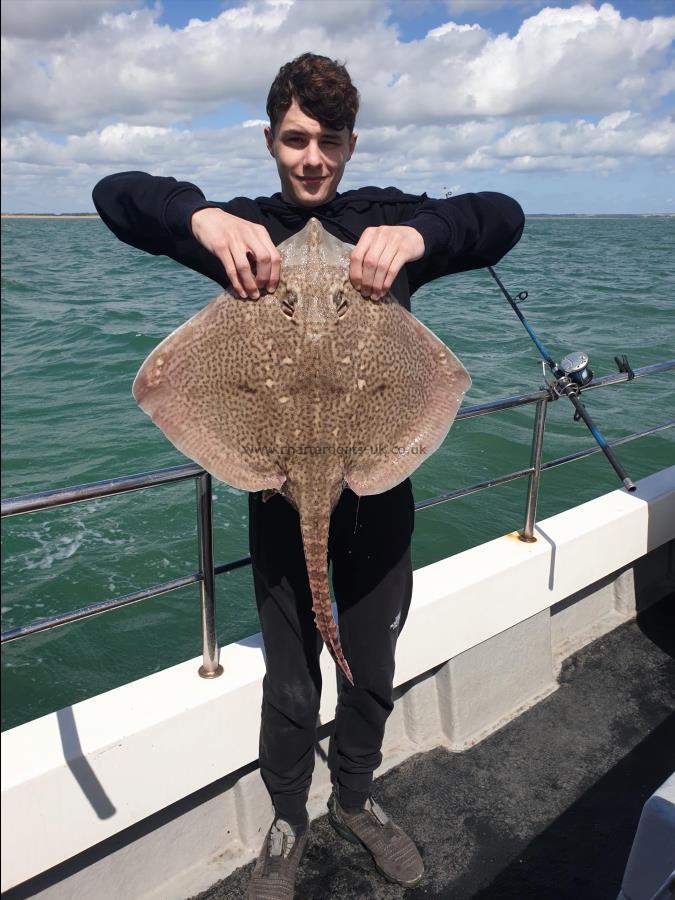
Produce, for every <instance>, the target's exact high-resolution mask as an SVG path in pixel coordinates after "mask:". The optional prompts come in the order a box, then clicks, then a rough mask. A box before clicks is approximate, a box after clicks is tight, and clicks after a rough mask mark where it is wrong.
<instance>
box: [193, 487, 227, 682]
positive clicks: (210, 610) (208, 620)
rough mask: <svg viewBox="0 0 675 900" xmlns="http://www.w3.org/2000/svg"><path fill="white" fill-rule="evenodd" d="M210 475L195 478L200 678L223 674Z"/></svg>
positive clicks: (215, 676)
mask: <svg viewBox="0 0 675 900" xmlns="http://www.w3.org/2000/svg"><path fill="white" fill-rule="evenodd" d="M211 492H212V487H211V476H210V475H209V473H208V472H204V474H203V475H200V476H199V477H198V478H197V540H198V543H199V574H200V576H201V580H200V582H199V586H200V593H201V606H202V642H203V661H202V665H201V666H200V667H199V674H200V675H201V677H202V678H217V677H218V675H222V674H223V667H222V666H221V665H220V663H219V662H218V656H219V653H220V648H219V647H218V638H217V637H216V585H215V581H216V579H215V573H214V571H213V508H212V502H211Z"/></svg>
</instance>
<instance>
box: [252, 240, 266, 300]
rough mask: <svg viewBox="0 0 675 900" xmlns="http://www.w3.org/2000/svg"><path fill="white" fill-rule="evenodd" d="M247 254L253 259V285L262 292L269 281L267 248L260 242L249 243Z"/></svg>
mask: <svg viewBox="0 0 675 900" xmlns="http://www.w3.org/2000/svg"><path fill="white" fill-rule="evenodd" d="M249 253H250V254H252V255H253V257H254V259H255V283H256V285H257V287H258V288H259V289H260V290H261V291H264V290H265V289H266V288H267V284H268V282H269V279H270V269H271V258H270V253H269V250H268V248H267V247H265V245H264V244H263V243H262V241H251V246H250V249H249Z"/></svg>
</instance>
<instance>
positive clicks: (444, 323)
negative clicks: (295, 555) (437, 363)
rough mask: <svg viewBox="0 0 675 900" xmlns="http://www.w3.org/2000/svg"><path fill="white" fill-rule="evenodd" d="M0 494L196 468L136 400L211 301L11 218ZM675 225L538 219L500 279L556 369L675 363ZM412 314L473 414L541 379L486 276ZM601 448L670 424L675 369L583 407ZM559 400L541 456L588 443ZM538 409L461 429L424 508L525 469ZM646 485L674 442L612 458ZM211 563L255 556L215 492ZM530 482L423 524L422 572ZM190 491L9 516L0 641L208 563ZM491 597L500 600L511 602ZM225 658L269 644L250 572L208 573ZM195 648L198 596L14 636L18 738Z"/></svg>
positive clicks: (595, 468)
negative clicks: (570, 362) (257, 639)
mask: <svg viewBox="0 0 675 900" xmlns="http://www.w3.org/2000/svg"><path fill="white" fill-rule="evenodd" d="M2 245H3V263H2V319H3V347H2V431H3V451H2V496H3V497H5V498H7V497H12V496H17V495H21V494H27V493H30V492H33V491H41V490H46V489H50V488H55V487H62V486H67V485H75V484H82V483H84V482H91V481H98V480H101V479H104V478H111V477H115V476H120V475H129V474H133V473H137V472H142V471H147V470H151V469H156V468H159V467H163V466H171V465H175V464H179V463H181V462H184V461H185V459H184V457H182V456H181V454H180V453H179V452H178V451H177V450H175V449H174V448H173V447H172V446H171V445H170V444H169V443H168V442H167V441H166V439H165V438H164V437H163V435H162V434H161V432H160V431H159V430H158V429H157V428H156V427H155V426H154V425H152V423H151V422H150V420H149V418H147V417H146V416H145V415H144V414H143V413H142V412H141V410H140V409H139V408H138V407H137V406H136V404H135V402H134V401H133V399H132V397H131V383H132V381H133V378H134V376H135V374H136V371H137V370H138V368H139V366H140V364H141V363H142V362H143V360H144V359H145V357H146V355H147V354H148V353H149V352H150V350H151V349H152V348H153V347H154V346H155V345H156V344H157V343H158V342H159V341H160V340H161V339H162V338H164V337H165V336H166V335H167V334H168V333H169V332H170V331H172V330H173V329H174V328H176V327H177V326H178V325H179V324H181V323H182V322H183V321H184V320H185V319H187V318H189V317H190V316H191V315H193V314H194V313H195V312H197V311H198V310H199V309H200V308H202V307H203V306H205V305H206V303H207V302H208V301H209V300H211V299H212V297H214V296H215V295H216V294H217V293H218V290H219V289H218V286H217V285H215V284H214V283H212V282H210V281H208V280H207V279H205V278H204V277H203V276H200V275H197V274H195V273H193V272H190V271H188V270H187V269H183V268H181V267H180V266H178V265H177V264H176V263H174V262H172V261H170V260H167V259H163V258H155V257H152V256H148V255H145V254H143V253H141V252H140V251H136V250H133V249H131V248H130V247H127V246H126V245H124V244H121V243H119V242H118V241H117V240H116V239H115V238H114V237H113V235H112V234H111V233H110V232H109V231H108V230H107V229H106V227H105V226H104V225H103V224H102V223H101V222H100V221H99V220H98V219H88V220H87V219H79V220H78V219H72V220H61V221H59V220H58V219H55V220H42V219H25V220H24V219H3V221H2ZM674 251H675V219H673V218H664V217H641V218H636V217H625V218H616V217H613V218H606V219H603V218H569V217H564V218H546V219H539V218H532V219H528V222H527V226H526V229H525V234H524V236H523V238H522V240H521V242H520V244H519V245H518V246H517V247H516V248H515V250H514V251H513V252H512V253H511V254H509V256H508V257H507V258H506V259H505V260H504V261H503V262H502V263H500V265H499V267H498V271H499V272H500V274H501V277H502V279H503V281H504V282H505V283H506V285H507V286H508V287H509V289H510V290H511V292H512V293H513V294H515V293H517V292H518V291H520V290H523V289H524V290H527V291H528V292H529V299H528V300H527V302H526V304H525V306H524V311H525V313H526V315H527V316H528V318H529V320H530V321H531V323H532V324H533V326H534V327H535V329H537V331H538V332H539V334H540V335H541V337H542V339H543V340H544V343H545V344H546V345H547V347H548V349H549V350H550V351H551V353H552V354H553V356H554V357H556V358H560V357H562V356H563V355H564V353H565V352H567V351H569V350H575V349H579V350H585V351H586V352H587V353H589V355H590V357H591V365H592V368H593V369H594V371H595V373H596V374H597V375H603V374H607V373H609V372H612V371H614V370H615V364H614V361H613V358H614V356H615V354H617V353H626V354H627V355H628V358H629V360H630V363H631V364H632V366H633V367H634V368H637V367H639V366H644V365H647V364H650V363H655V362H660V361H664V360H666V359H670V358H673V357H675V314H674V313H675V310H674V305H675V252H674ZM413 310H414V312H415V313H416V315H417V316H418V317H419V318H420V319H421V320H422V321H423V322H424V323H425V324H426V325H428V326H429V327H430V328H432V329H433V330H434V331H435V332H436V333H437V334H438V335H439V337H441V338H442V340H444V341H445V343H447V344H448V346H450V347H451V348H452V349H453V350H454V352H455V353H456V354H457V355H458V356H459V357H460V359H461V360H462V361H463V363H464V365H465V366H466V367H467V369H468V370H469V372H470V373H471V375H472V378H473V387H472V388H471V391H470V392H469V394H468V395H467V397H466V398H465V404H470V405H471V404H477V403H481V402H485V401H488V400H491V399H497V398H501V397H506V396H509V395H512V394H517V393H523V392H528V391H532V390H536V389H538V388H539V387H541V385H542V383H543V375H542V368H541V361H540V359H539V356H538V354H537V351H536V349H535V348H534V346H533V344H532V342H531V341H530V339H529V337H528V336H527V334H526V333H525V331H524V329H523V327H522V325H521V324H520V323H519V322H518V320H517V319H516V317H515V315H514V314H513V312H512V311H511V310H510V308H509V307H508V305H507V304H506V302H505V300H504V299H503V298H502V296H501V295H500V294H499V292H498V290H497V289H496V286H495V285H494V283H493V281H492V279H491V278H490V276H489V274H488V273H487V271H476V272H470V273H466V274H463V275H459V276H452V277H449V278H444V279H441V280H439V281H436V282H434V283H433V284H430V285H427V286H426V287H425V288H423V289H422V290H420V291H419V292H418V294H416V296H415V297H414V299H413ZM586 402H587V406H588V408H589V410H590V412H591V414H592V415H593V416H594V417H595V419H596V421H597V423H598V425H599V426H600V428H601V430H602V431H603V433H604V434H605V436H606V437H607V439H609V440H611V439H615V438H619V437H621V436H623V435H626V434H630V433H632V432H634V431H638V430H641V429H645V428H648V427H650V426H653V425H657V424H659V423H661V422H663V421H665V420H666V419H670V418H673V416H674V414H675V376H674V375H673V374H672V373H670V374H667V375H661V376H657V377H653V378H645V379H640V380H638V381H635V382H633V383H630V384H622V385H617V386H614V387H610V388H607V389H604V390H601V391H594V392H592V393H589V394H588V395H587V397H586ZM572 412H573V411H572V409H571V407H570V405H569V404H568V403H567V402H566V401H559V402H557V403H554V404H552V405H551V408H550V409H549V413H548V424H547V434H546V442H545V448H544V455H545V458H546V459H552V458H554V457H556V456H560V455H562V454H565V453H569V452H573V451H575V450H579V449H582V448H584V447H589V446H591V445H592V444H593V441H592V438H591V437H590V435H589V433H588V432H587V431H586V429H585V427H584V426H583V425H582V424H580V423H574V422H573V421H572ZM533 416H534V407H532V406H530V407H526V408H522V409H518V410H511V411H508V412H501V413H498V414H495V415H491V416H487V417H482V418H479V419H472V420H467V421H463V422H459V423H457V424H456V425H455V426H454V427H453V429H452V431H451V432H450V435H449V437H448V438H447V440H446V442H445V443H444V445H443V446H442V448H441V449H440V450H439V451H438V452H437V453H436V454H435V456H433V457H432V458H431V459H430V460H429V461H428V462H426V463H425V464H424V465H423V466H422V467H421V469H419V470H418V471H417V473H416V474H415V476H414V487H415V495H416V498H417V500H422V499H424V498H427V497H432V496H435V495H437V494H439V493H441V492H443V491H448V490H452V489H454V488H458V487H461V486H463V485H468V484H471V483H474V482H478V481H482V480H485V479H488V478H490V477H492V476H497V475H499V474H502V473H505V472H508V471H511V470H514V469H517V468H522V467H525V466H527V465H528V462H529V454H530V440H531V424H532V421H533ZM618 452H619V455H620V458H621V460H622V462H623V463H624V465H625V467H626V468H627V469H628V471H629V473H630V475H631V476H632V478H633V479H634V480H636V479H638V478H642V477H644V476H646V475H649V474H650V473H652V472H655V471H657V470H659V469H661V468H663V467H664V466H667V465H672V464H673V463H674V462H675V429H671V430H669V431H667V432H663V433H661V434H658V435H654V436H652V437H648V438H645V439H642V440H640V441H636V442H634V443H631V444H629V445H626V446H624V447H621V448H620V449H619V451H618ZM214 485H215V486H214V515H215V552H216V562H217V563H223V562H225V561H227V560H231V559H235V558H237V557H240V556H242V555H245V554H246V553H247V548H248V536H247V502H246V496H245V494H243V493H242V492H240V491H237V490H234V489H233V488H230V487H227V486H226V485H224V484H221V483H219V482H214ZM619 486H620V485H619V482H618V480H617V479H616V476H615V475H614V473H613V471H612V470H611V468H610V467H609V465H608V463H607V462H606V461H605V459H604V458H603V457H602V455H601V454H597V455H596V456H593V457H591V458H589V459H586V460H582V461H580V462H577V463H573V464H570V465H565V466H562V467H560V468H559V469H556V470H553V471H551V472H546V473H544V475H543V476H542V490H541V496H540V502H539V515H538V517H539V518H544V517H547V516H551V515H553V514H555V513H557V512H560V511H562V510H564V509H567V508H570V507H571V506H574V505H576V504H578V503H580V502H582V501H585V500H589V499H591V498H593V497H597V496H599V495H601V494H603V493H605V492H607V491H610V490H613V489H615V488H617V487H619ZM525 491H526V483H525V480H524V479H521V480H519V481H517V482H513V483H511V484H508V485H504V486H501V487H497V488H494V489H492V490H489V491H485V492H482V493H479V494H475V495H472V496H469V497H466V498H464V499H461V500H458V501H454V502H452V503H446V504H444V505H442V506H437V507H433V508H430V509H428V510H426V511H423V512H420V513H419V514H418V516H417V524H416V530H415V538H414V564H415V567H416V568H418V567H420V566H424V565H427V564H429V563H431V562H433V561H435V560H438V559H442V558H443V557H446V556H449V555H451V554H454V553H457V552H458V551H461V550H464V549H466V548H468V547H472V546H474V545H476V544H479V543H482V542H483V541H487V540H490V539H491V538H494V537H497V536H499V535H501V534H504V533H506V532H509V531H513V530H515V529H517V528H519V527H520V526H521V525H522V518H523V511H524V502H525ZM196 527H197V526H196V516H195V488H194V483H193V482H186V483H181V484H177V485H173V486H164V487H159V488H155V489H152V490H148V491H142V492H137V493H134V494H129V495H122V496H118V497H112V498H109V499H105V500H96V501H94V502H91V503H84V504H77V505H74V506H70V507H66V508H61V509H54V510H50V511H47V512H43V513H33V514H28V515H23V516H17V517H12V518H9V519H5V520H3V522H2V562H3V564H2V628H3V630H6V629H8V628H11V627H15V626H17V625H20V624H25V623H28V622H32V621H35V620H36V619H40V618H42V617H44V616H49V615H53V614H55V613H59V612H64V611H67V610H71V609H76V608H79V607H82V606H85V605H87V604H90V603H94V602H97V601H100V600H104V599H109V598H112V597H114V596H117V595H121V594H126V593H128V592H131V591H133V590H136V589H138V588H141V587H144V586H149V585H152V584H155V583H157V582H160V581H164V580H167V579H171V578H176V577H179V576H181V575H185V574H188V573H191V572H194V571H196V569H197V544H196ZM500 599H501V598H500V597H499V596H495V598H494V602H495V604H497V603H499V602H500ZM217 616H218V635H219V640H220V643H221V645H222V644H226V643H228V642H231V641H235V640H238V639H240V638H242V637H244V636H246V635H249V634H251V633H253V632H255V631H257V630H258V623H257V616H256V611H255V603H254V600H253V591H252V581H251V573H250V568H243V569H240V570H237V571H235V572H232V573H230V574H228V575H224V576H220V577H219V579H218V580H217ZM200 654H201V629H200V613H199V591H198V587H197V586H192V587H190V588H186V589H183V590H181V591H179V592H176V593H173V594H167V595H164V596H161V597H156V598H154V599H151V600H147V601H144V602H142V603H138V604H133V605H132V606H129V607H126V608H124V609H121V610H118V611H115V612H111V613H108V614H105V615H101V616H96V617H94V618H92V619H88V620H85V621H83V622H79V623H77V624H73V625H67V626H63V627H60V628H57V629H54V630H52V631H50V632H44V633H42V634H39V635H36V636H34V637H30V638H25V639H23V640H19V641H14V642H12V643H10V644H8V645H6V646H5V648H4V649H3V680H2V707H3V714H2V727H3V728H8V727H12V726H15V725H18V724H20V723H22V722H25V721H28V720H30V719H33V718H36V717H38V716H41V715H44V714H46V713H48V712H51V711H52V710H55V709H59V708H62V707H64V706H67V705H69V704H71V703H75V702H77V701H79V700H82V699H84V698H86V697H90V696H94V695H96V694H99V693H101V692H103V691H106V690H109V689H111V688H114V687H116V686H118V685H121V684H124V683H126V682H129V681H133V680H135V679H137V678H141V677H143V676H145V675H148V674H150V673H152V672H157V671H159V670H161V669H164V668H167V667H168V666H172V665H175V664H176V663H178V662H180V661H182V660H185V659H190V658H193V657H198V656H200Z"/></svg>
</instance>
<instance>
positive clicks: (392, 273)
mask: <svg viewBox="0 0 675 900" xmlns="http://www.w3.org/2000/svg"><path fill="white" fill-rule="evenodd" d="M406 262H407V259H406V256H405V253H403V251H402V250H397V251H396V255H395V256H394V258H393V259H392V261H391V263H390V265H389V270H388V272H387V275H386V277H385V279H384V284H383V285H382V293H381V295H380V296H379V297H378V300H381V299H382V297H384V295H385V294H388V293H389V291H390V290H391V286H392V284H393V283H394V281H396V276H397V275H398V273H399V272H400V271H401V269H402V268H403V266H404V265H405V263H406Z"/></svg>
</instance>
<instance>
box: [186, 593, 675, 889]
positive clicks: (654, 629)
mask: <svg viewBox="0 0 675 900" xmlns="http://www.w3.org/2000/svg"><path fill="white" fill-rule="evenodd" d="M515 664H517V661H515V660H514V665H515ZM674 710H675V597H674V596H671V597H670V598H668V599H666V600H664V601H661V603H659V604H658V605H657V606H656V607H653V608H652V609H651V610H648V611H647V612H646V613H644V614H642V615H641V616H640V618H639V619H638V621H637V622H632V623H628V624H626V625H623V626H621V627H619V628H618V629H616V630H615V631H613V632H611V633H610V634H609V635H607V636H606V637H604V638H601V639H600V640H598V641H596V642H595V643H593V644H591V645H589V646H588V647H586V648H584V649H583V650H581V651H580V652H579V653H577V654H576V655H574V656H573V657H571V658H570V659H568V660H567V661H566V662H565V664H564V666H563V670H562V673H561V678H560V688H559V689H558V690H557V691H556V692H555V693H554V694H552V695H551V696H550V697H548V698H547V699H546V700H544V701H543V702H541V703H540V704H538V705H537V706H536V707H534V708H533V709H531V710H529V711H528V712H526V713H524V714H523V715H522V716H520V717H519V718H518V719H516V720H515V721H513V722H511V723H510V724H509V725H507V726H505V727H504V728H502V729H501V730H500V731H499V732H497V733H496V734H494V735H492V736H491V737H490V738H488V739H487V740H485V741H482V742H481V743H480V744H478V745H477V746H476V747H474V748H472V749H470V750H467V751H465V752H464V753H459V754H457V753H450V752H448V751H447V750H444V749H441V748H439V749H436V750H432V751H430V752H429V753H425V754H420V755H418V756H415V757H411V758H410V759H409V760H407V761H406V762H405V763H403V764H402V765H401V766H399V767H398V768H396V769H393V770H391V771H390V772H388V773H387V774H386V775H384V776H382V777H381V778H379V779H377V780H376V782H375V791H374V795H375V797H376V799H378V801H379V802H380V803H381V805H382V806H383V807H384V808H385V809H386V810H387V811H388V812H389V814H390V815H391V816H392V818H394V819H395V820H396V821H397V822H398V823H399V824H400V825H402V826H403V827H404V828H405V829H406V830H407V831H408V833H409V834H411V836H413V837H414V838H415V840H416V842H417V844H418V846H419V848H420V852H421V853H422V856H423V858H424V862H425V867H426V874H425V877H424V879H423V881H422V882H421V883H420V885H418V886H417V887H416V888H412V889H409V890H404V889H403V888H400V887H398V886H396V885H391V884H388V883H387V882H386V881H384V880H383V879H382V878H381V876H379V875H378V873H377V872H376V871H375V869H374V867H373V865H372V861H371V859H370V856H369V855H368V854H367V853H366V851H365V850H363V849H362V848H359V847H355V846H353V845H351V844H349V843H347V842H346V841H344V840H343V839H342V838H340V837H339V836H338V835H337V834H336V833H335V832H334V831H333V829H332V828H331V826H330V825H329V824H328V821H327V819H326V817H323V818H321V819H319V820H318V821H315V822H314V823H313V824H312V832H311V835H310V841H309V846H308V849H307V852H306V854H305V857H304V859H303V862H302V864H301V868H300V873H299V878H298V883H297V890H296V897H297V898H299V900H329V898H340V900H349V898H354V900H357V898H358V900H365V898H378V900H385V898H386V900H390V898H391V900H393V898H403V897H406V898H407V900H418V898H423V897H424V898H448V900H450V898H452V900H468V898H475V900H502V898H513V900H529V898H542V900H544V898H545V900H616V896H617V894H618V892H619V888H620V885H621V879H622V877H623V871H624V867H625V864H626V860H627V858H628V853H629V851H630V847H631V843H632V840H633V836H634V833H635V828H636V826H637V822H638V819H639V816H640V812H641V809H642V805H643V804H644V802H645V800H646V799H647V798H648V797H649V796H650V795H651V794H652V793H653V791H654V790H655V789H656V788H657V787H658V786H659V785H660V784H662V782H663V781H665V779H666V778H667V777H668V776H669V775H670V774H671V773H672V772H673V771H674V770H675V713H674ZM251 870H252V864H251V865H248V866H245V867H243V868H241V869H238V870H237V871H236V872H234V873H233V874H232V875H231V876H230V877H229V878H227V879H225V880H224V881H221V882H219V883H218V884H216V885H214V886H213V887H212V888H210V889H209V890H208V891H205V892H204V893H201V894H199V895H198V900H234V898H242V897H245V896H246V886H247V883H248V879H249V876H250V873H251Z"/></svg>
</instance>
